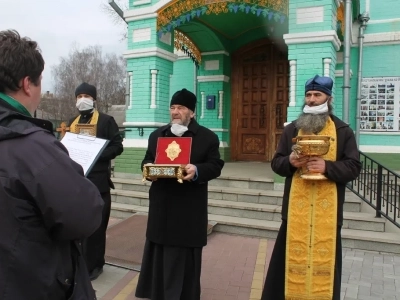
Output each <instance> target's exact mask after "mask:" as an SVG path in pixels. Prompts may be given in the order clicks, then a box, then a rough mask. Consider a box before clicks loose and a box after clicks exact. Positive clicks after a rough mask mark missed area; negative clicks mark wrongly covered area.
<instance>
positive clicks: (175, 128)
mask: <svg viewBox="0 0 400 300" xmlns="http://www.w3.org/2000/svg"><path fill="white" fill-rule="evenodd" d="M186 131H188V128H187V127H186V126H183V125H180V124H175V123H174V124H172V125H171V132H172V133H173V134H175V135H176V136H182V135H183V134H184V133H185V132H186Z"/></svg>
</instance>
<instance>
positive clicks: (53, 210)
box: [0, 30, 103, 300]
mask: <svg viewBox="0 0 400 300" xmlns="http://www.w3.org/2000/svg"><path fill="white" fill-rule="evenodd" d="M43 69H44V60H43V57H42V55H41V53H40V51H39V48H38V45H37V43H36V42H35V41H32V40H30V39H29V38H22V37H21V36H20V35H19V34H18V32H16V31H11V30H7V31H0V161H1V163H0V299H2V300H17V299H30V300H56V299H57V300H67V299H69V300H82V299H96V296H95V292H94V290H93V288H92V285H91V283H90V280H89V276H88V272H87V270H86V266H85V261H84V259H83V257H82V253H81V248H82V246H81V242H80V240H82V239H84V238H86V237H88V236H90V235H91V234H92V233H93V232H94V231H95V230H96V229H97V228H98V226H99V224H100V221H101V213H102V209H103V201H102V199H101V197H100V193H99V191H98V189H97V188H96V186H94V184H93V183H91V182H90V181H89V180H87V179H86V178H85V177H84V175H83V171H82V167H81V166H80V165H79V164H77V163H75V162H74V161H73V160H72V159H71V158H70V157H69V156H68V152H67V149H66V148H65V147H64V146H63V145H62V144H61V143H60V142H59V141H58V140H57V139H56V138H55V137H54V134H53V126H52V123H51V122H50V121H47V120H41V119H37V118H33V117H32V116H33V115H34V112H35V110H36V109H37V107H38V105H39V103H40V96H41V81H42V75H41V74H42V72H43Z"/></svg>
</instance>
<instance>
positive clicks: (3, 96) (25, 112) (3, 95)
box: [0, 93, 32, 117]
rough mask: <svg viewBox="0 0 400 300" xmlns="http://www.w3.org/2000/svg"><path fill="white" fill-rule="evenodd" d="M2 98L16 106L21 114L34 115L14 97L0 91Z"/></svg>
mask: <svg viewBox="0 0 400 300" xmlns="http://www.w3.org/2000/svg"><path fill="white" fill-rule="evenodd" d="M0 98H1V99H3V100H4V101H6V102H7V103H8V104H10V105H11V106H12V107H14V108H15V109H16V110H18V112H20V113H21V114H23V115H25V116H28V117H32V115H31V114H30V113H29V111H28V110H27V109H26V108H25V106H23V105H22V104H21V103H19V102H18V101H17V100H15V99H14V98H13V97H10V96H8V95H6V94H4V93H0Z"/></svg>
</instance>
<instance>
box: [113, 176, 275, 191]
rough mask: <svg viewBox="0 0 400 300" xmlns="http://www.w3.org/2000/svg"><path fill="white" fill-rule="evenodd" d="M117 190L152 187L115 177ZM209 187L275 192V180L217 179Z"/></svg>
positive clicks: (144, 189) (137, 179)
mask: <svg viewBox="0 0 400 300" xmlns="http://www.w3.org/2000/svg"><path fill="white" fill-rule="evenodd" d="M112 181H113V182H114V185H115V188H116V189H127V190H128V189H135V190H137V191H146V190H148V188H149V187H150V185H151V182H150V181H147V180H146V181H145V182H143V181H142V179H139V178H136V179H133V178H117V177H113V178H112ZM126 185H135V186H136V185H139V186H140V187H126ZM208 185H209V187H231V188H238V189H255V190H262V191H267V190H273V189H274V180H273V179H261V178H240V177H235V178H232V177H218V178H217V179H214V180H211V181H209V183H208Z"/></svg>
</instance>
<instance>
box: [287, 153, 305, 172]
mask: <svg viewBox="0 0 400 300" xmlns="http://www.w3.org/2000/svg"><path fill="white" fill-rule="evenodd" d="M309 158H310V157H309V156H307V155H301V154H299V155H298V154H297V153H296V152H294V151H293V152H292V153H290V155H289V162H290V164H291V165H292V166H293V167H295V168H300V167H302V166H304V165H305V164H306V163H307V162H308V159H309Z"/></svg>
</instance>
